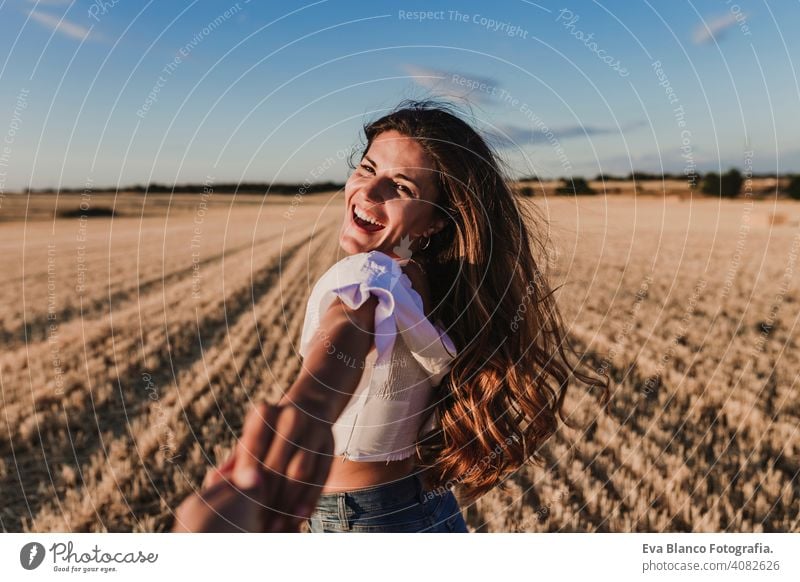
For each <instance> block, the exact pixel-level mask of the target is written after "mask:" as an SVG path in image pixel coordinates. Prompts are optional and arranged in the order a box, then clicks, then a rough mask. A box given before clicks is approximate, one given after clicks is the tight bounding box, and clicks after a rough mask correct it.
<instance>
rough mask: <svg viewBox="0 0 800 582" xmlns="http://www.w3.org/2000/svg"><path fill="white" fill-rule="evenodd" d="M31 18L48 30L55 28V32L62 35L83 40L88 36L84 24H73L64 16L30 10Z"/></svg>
mask: <svg viewBox="0 0 800 582" xmlns="http://www.w3.org/2000/svg"><path fill="white" fill-rule="evenodd" d="M31 18H33V19H34V20H35V21H36V22H38V23H39V24H41V25H42V26H44V27H45V28H49V29H50V30H55V31H56V32H58V33H60V34H63V35H64V36H68V37H69V38H74V39H76V40H83V39H85V38H86V37H87V36H89V29H88V28H86V27H85V26H81V25H80V24H75V23H74V22H70V21H69V20H66V19H65V18H59V17H58V16H53V15H52V14H47V13H46V12H40V11H38V10H31Z"/></svg>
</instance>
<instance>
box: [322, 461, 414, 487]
mask: <svg viewBox="0 0 800 582" xmlns="http://www.w3.org/2000/svg"><path fill="white" fill-rule="evenodd" d="M415 464H416V463H415V456H414V455H411V456H410V457H408V458H407V459H401V460H399V461H389V462H386V461H351V460H349V459H346V458H344V457H341V456H340V457H334V459H333V463H332V464H331V470H330V473H328V480H327V481H326V482H325V486H324V487H323V488H322V494H323V495H324V494H325V493H341V492H342V491H351V490H353V489H359V488H362V487H372V486H375V485H383V484H384V483H390V482H392V481H397V480H398V479H402V478H403V477H407V476H408V475H410V474H412V473H413V472H414V466H415Z"/></svg>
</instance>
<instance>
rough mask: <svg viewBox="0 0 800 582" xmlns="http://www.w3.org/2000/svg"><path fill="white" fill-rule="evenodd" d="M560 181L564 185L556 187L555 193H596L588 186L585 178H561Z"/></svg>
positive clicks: (574, 194)
mask: <svg viewBox="0 0 800 582" xmlns="http://www.w3.org/2000/svg"><path fill="white" fill-rule="evenodd" d="M561 181H562V182H563V184H564V185H563V186H560V187H558V188H556V194H565V195H573V196H576V195H578V194H596V192H595V191H594V190H592V189H591V188H590V187H589V183H588V182H587V181H586V179H585V178H561Z"/></svg>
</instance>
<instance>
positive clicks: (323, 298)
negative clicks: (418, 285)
mask: <svg viewBox="0 0 800 582" xmlns="http://www.w3.org/2000/svg"><path fill="white" fill-rule="evenodd" d="M370 295H374V296H375V297H376V298H377V299H378V306H377V307H376V308H375V349H376V351H377V358H376V361H375V365H381V364H387V363H388V362H390V361H391V354H392V350H393V348H394V342H395V339H396V337H397V334H398V333H400V334H402V336H403V340H404V341H405V343H406V345H407V346H408V348H409V351H410V352H411V354H412V355H413V356H414V358H415V359H416V360H417V361H418V362H419V363H420V365H421V366H422V367H423V368H424V369H425V370H426V371H428V372H429V373H430V374H431V382H432V383H433V384H434V385H436V384H438V383H439V381H441V378H442V377H443V376H444V375H445V374H446V373H447V371H448V370H449V364H450V362H451V361H452V360H453V358H454V357H455V355H456V349H455V345H454V344H453V342H452V340H450V338H449V337H447V335H446V334H445V333H444V332H442V331H440V330H439V329H437V327H436V326H434V325H433V324H432V323H431V322H430V321H429V320H428V318H427V317H425V312H424V310H423V303H422V298H421V297H420V295H419V294H418V293H417V292H416V291H415V290H414V289H413V287H412V286H411V280H410V279H409V278H408V276H407V275H406V274H405V273H403V270H402V268H401V265H400V260H399V259H394V258H392V257H390V256H389V255H387V254H385V253H383V252H381V251H370V252H366V253H358V254H355V255H350V256H347V257H345V258H344V259H342V260H340V261H339V262H337V263H336V264H334V265H333V266H332V267H331V268H330V269H328V270H327V271H326V272H325V273H324V274H323V275H322V277H320V279H319V281H318V282H317V283H316V285H315V286H314V289H313V290H312V292H311V295H310V297H309V300H308V305H307V308H306V317H305V321H304V323H303V334H302V337H301V340H300V350H299V351H300V355H301V356H303V357H305V356H306V353H307V348H308V344H309V343H310V341H311V339H312V337H313V334H314V333H315V332H316V330H317V329H318V328H319V321H320V318H321V315H322V314H323V313H324V312H325V310H327V309H328V307H330V305H331V303H332V302H333V301H334V299H335V298H336V297H339V298H340V299H341V300H342V302H344V303H345V305H347V306H348V307H350V308H351V309H358V308H359V307H360V306H361V305H362V304H363V303H364V302H365V301H366V300H367V299H368V298H369V296H370Z"/></svg>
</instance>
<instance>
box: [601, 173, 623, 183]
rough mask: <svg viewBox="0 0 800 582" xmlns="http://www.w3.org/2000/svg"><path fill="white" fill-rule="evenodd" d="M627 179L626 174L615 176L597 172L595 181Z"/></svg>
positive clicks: (620, 180)
mask: <svg viewBox="0 0 800 582" xmlns="http://www.w3.org/2000/svg"><path fill="white" fill-rule="evenodd" d="M624 180H627V178H626V177H625V176H615V175H614V174H597V176H596V177H595V181H597V182H622V181H624Z"/></svg>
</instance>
